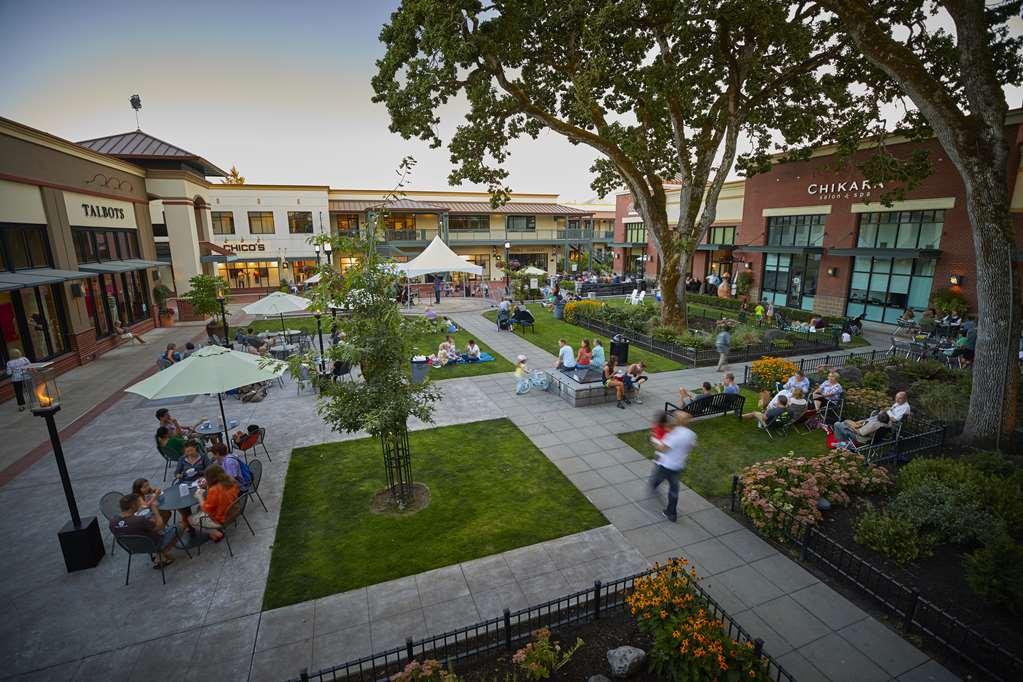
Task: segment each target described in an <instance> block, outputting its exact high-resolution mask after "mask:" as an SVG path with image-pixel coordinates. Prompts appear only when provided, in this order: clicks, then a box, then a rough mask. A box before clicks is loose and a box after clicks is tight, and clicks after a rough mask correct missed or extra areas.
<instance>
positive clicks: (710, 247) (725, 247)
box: [696, 244, 735, 251]
mask: <svg viewBox="0 0 1023 682" xmlns="http://www.w3.org/2000/svg"><path fill="white" fill-rule="evenodd" d="M734 248H735V244H699V245H697V247H696V250H697V251H731V250H732V249H734Z"/></svg>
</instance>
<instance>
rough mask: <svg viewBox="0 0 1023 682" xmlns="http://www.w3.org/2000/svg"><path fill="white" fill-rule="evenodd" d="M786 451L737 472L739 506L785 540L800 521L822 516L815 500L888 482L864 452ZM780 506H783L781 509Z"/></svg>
mask: <svg viewBox="0 0 1023 682" xmlns="http://www.w3.org/2000/svg"><path fill="white" fill-rule="evenodd" d="M791 455H792V453H789V456H788V457H781V458H779V459H772V460H767V461H764V462H759V463H758V464H754V465H752V466H750V467H748V468H747V469H746V470H745V471H743V472H742V474H741V475H740V478H741V481H742V500H741V504H742V509H743V511H744V512H745V514H746V515H747V516H749V518H750V520H752V521H753V525H755V526H756V527H757V528H759V529H760V530H761V531H763V532H764V533H765V534H766V535H771V536H773V537H776V538H778V539H781V540H784V539H785V538H786V537H787V536H788V535H789V534H791V533H794V532H798V530H799V526H800V525H801V524H804V523H806V524H811V525H813V524H816V523H817V522H818V521H820V520H821V519H822V518H823V515H822V514H821V512H820V510H819V509H818V508H817V501H818V500H819V499H821V498H822V497H823V498H826V499H827V500H828V501H829V502H831V504H833V505H846V504H848V503H849V498H850V495H852V494H858V493H867V492H875V491H880V490H883V489H885V488H886V487H888V485H889V484H890V479H889V478H888V474H887V472H886V471H885V470H884V469H882V468H880V467H874V466H867V465H866V463H865V461H864V459H863V456H862V455H857V454H852V453H848V452H844V451H837V450H836V451H834V452H831V453H830V454H827V455H823V456H821V457H792V456H791ZM779 512H786V514H787V515H786V514H781V513H779Z"/></svg>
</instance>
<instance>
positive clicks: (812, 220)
mask: <svg viewBox="0 0 1023 682" xmlns="http://www.w3.org/2000/svg"><path fill="white" fill-rule="evenodd" d="M826 220H827V216H826V215H784V216H771V217H770V218H768V219H767V243H768V244H770V245H771V246H820V245H821V244H822V243H823V240H824V225H825V222H826Z"/></svg>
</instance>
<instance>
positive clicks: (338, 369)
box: [330, 360, 355, 381]
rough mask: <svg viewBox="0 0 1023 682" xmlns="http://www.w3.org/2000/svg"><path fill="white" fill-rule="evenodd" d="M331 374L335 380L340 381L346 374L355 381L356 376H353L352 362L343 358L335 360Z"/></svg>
mask: <svg viewBox="0 0 1023 682" xmlns="http://www.w3.org/2000/svg"><path fill="white" fill-rule="evenodd" d="M330 376H331V378H332V379H333V380H334V381H340V380H341V379H342V378H344V377H346V376H347V377H348V378H349V379H352V380H353V381H354V380H355V377H353V376H352V363H350V362H344V361H343V360H335V361H334V367H333V369H332V370H331V372H330Z"/></svg>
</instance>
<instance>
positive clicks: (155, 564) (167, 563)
mask: <svg viewBox="0 0 1023 682" xmlns="http://www.w3.org/2000/svg"><path fill="white" fill-rule="evenodd" d="M173 563H174V559H164V560H163V562H162V563H161V562H159V561H154V562H153V568H160V566H163V567H164V568H166V567H168V566H170V565H171V564H173Z"/></svg>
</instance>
